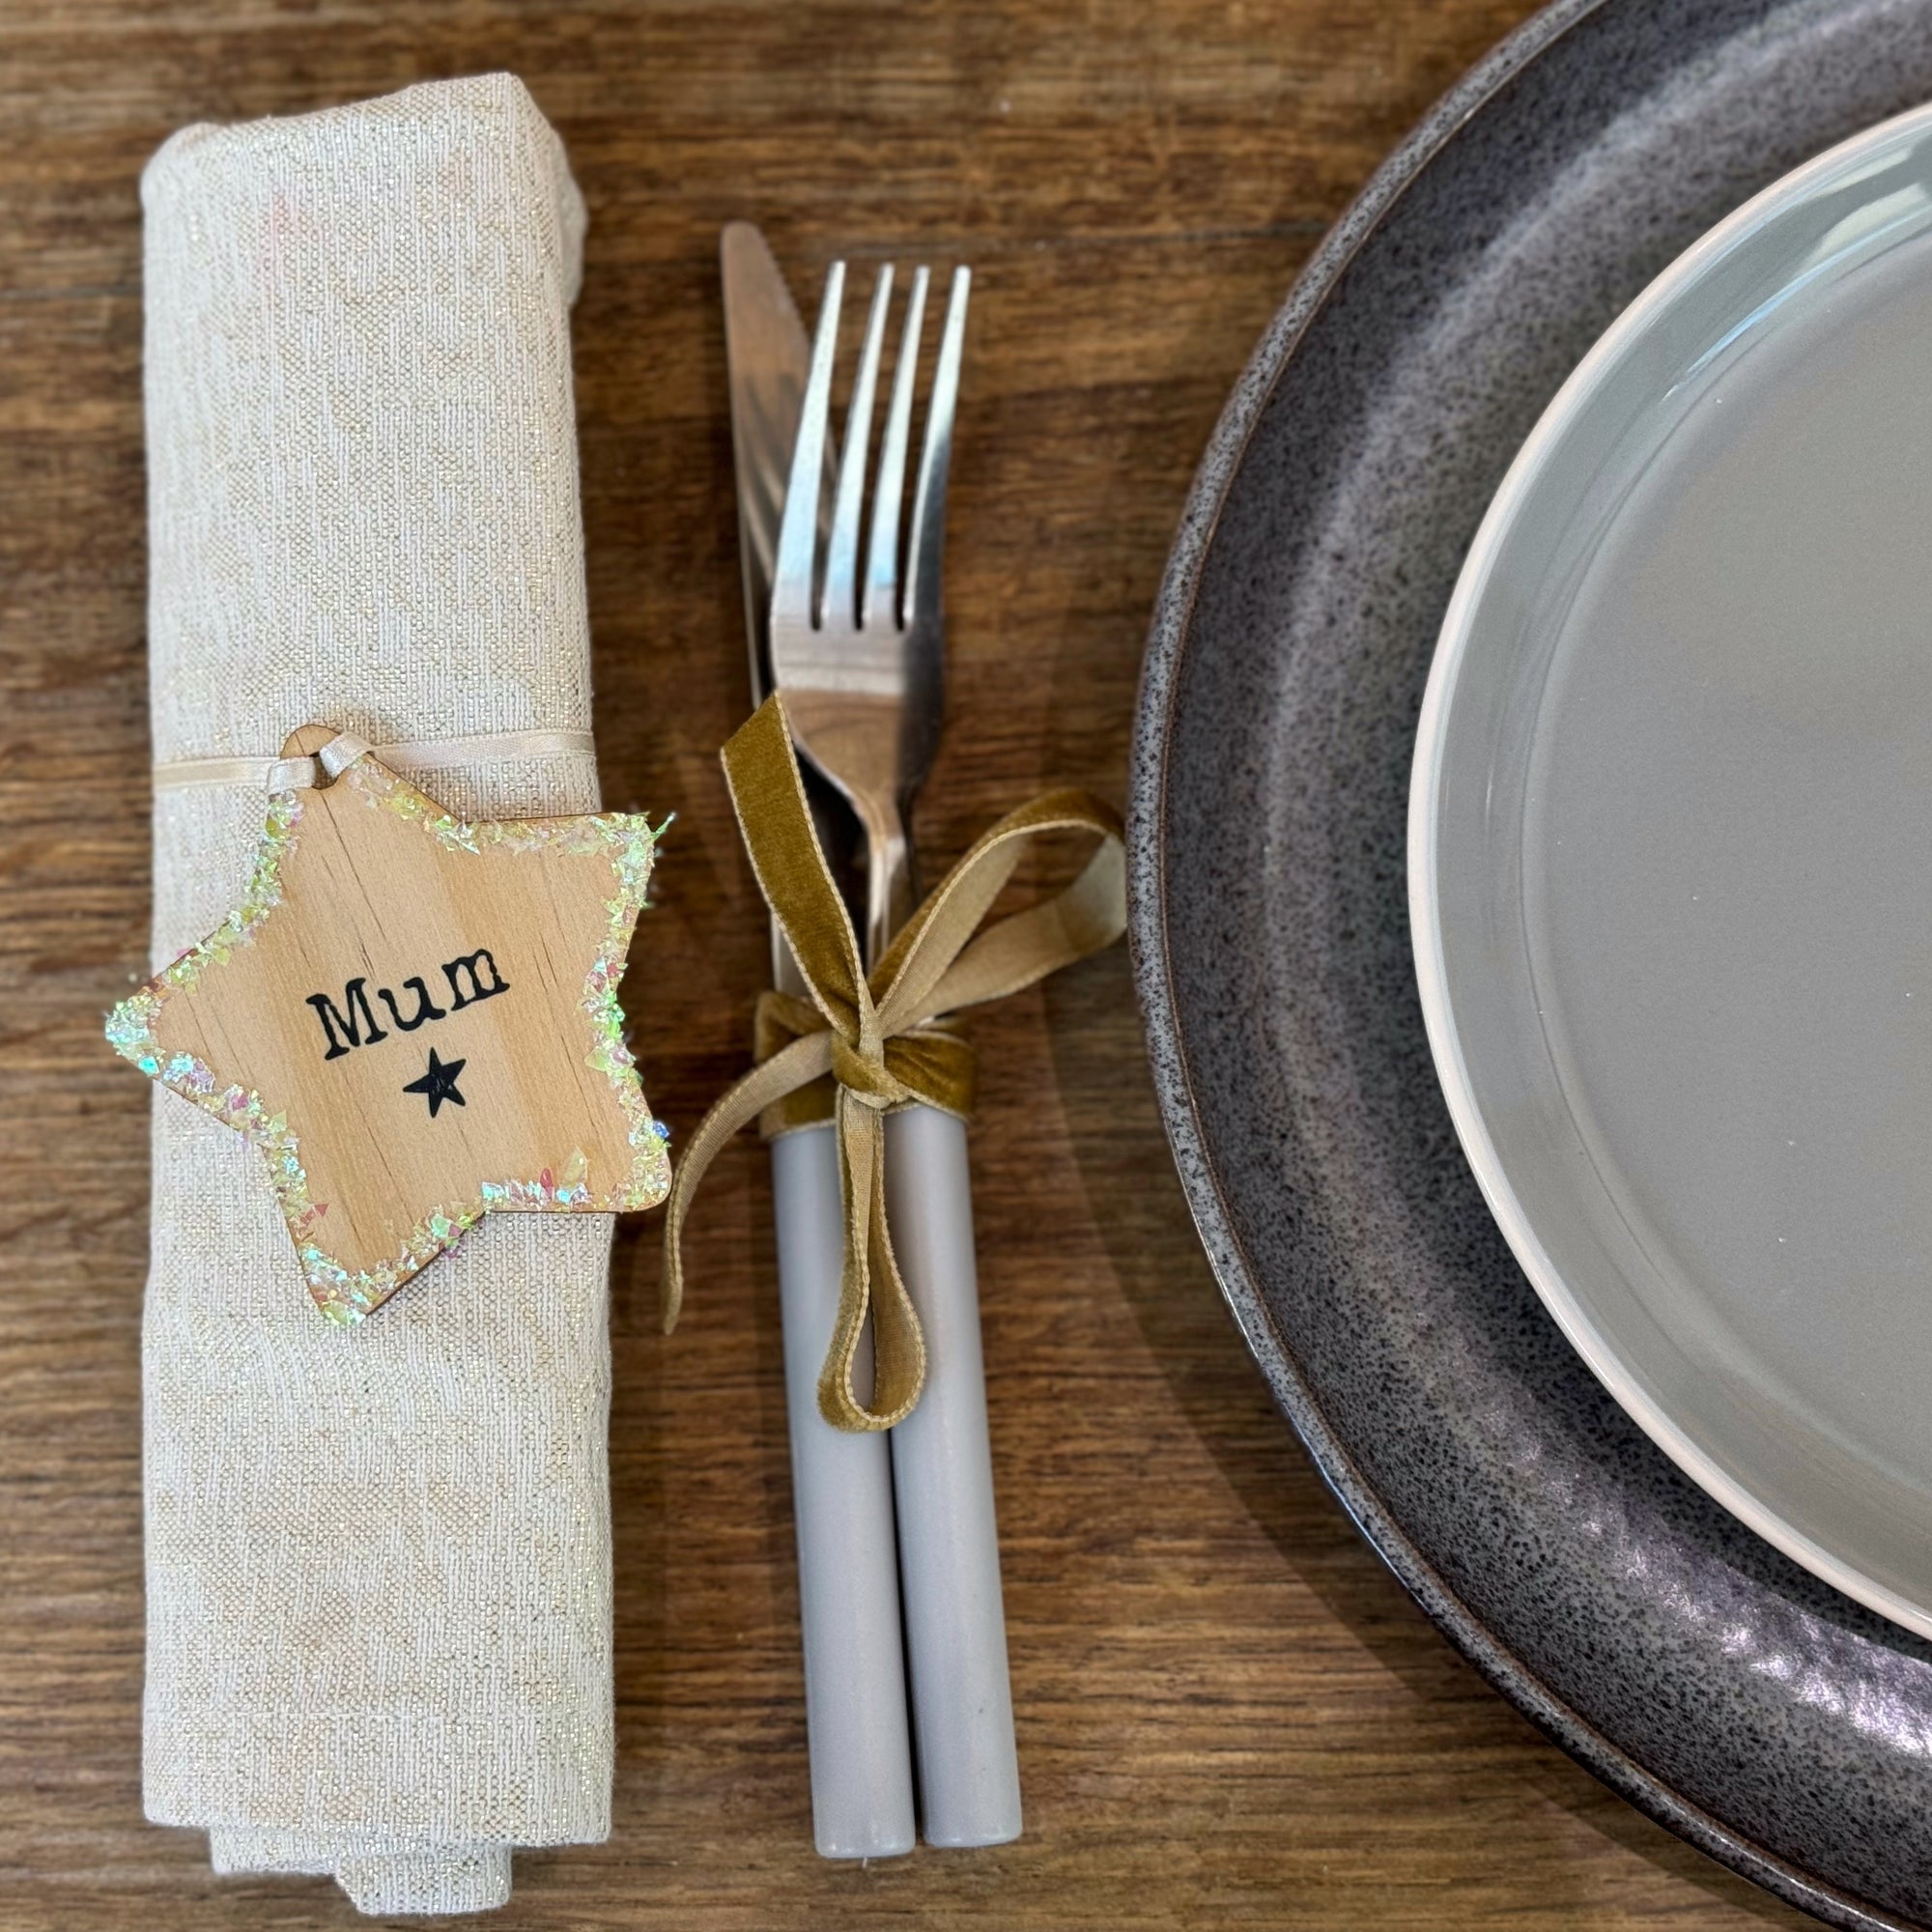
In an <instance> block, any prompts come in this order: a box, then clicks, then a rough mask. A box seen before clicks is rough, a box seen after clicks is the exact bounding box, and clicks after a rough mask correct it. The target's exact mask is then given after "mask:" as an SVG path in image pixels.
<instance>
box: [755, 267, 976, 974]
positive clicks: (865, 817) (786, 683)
mask: <svg viewBox="0 0 1932 1932" xmlns="http://www.w3.org/2000/svg"><path fill="white" fill-rule="evenodd" d="M928 279H929V272H928V270H925V269H923V268H920V269H917V270H914V271H913V278H912V291H911V294H910V295H909V297H908V298H907V300H906V305H905V320H904V324H903V327H902V329H901V333H900V340H899V353H898V360H897V364H896V367H895V370H894V374H893V388H892V400H891V403H890V405H889V407H888V410H887V413H886V427H885V434H884V436H883V437H882V438H881V440H880V443H879V459H878V467H877V472H876V476H875V479H874V485H873V491H872V503H871V517H870V519H869V523H868V525H867V526H866V528H865V529H864V532H863V534H864V535H865V538H866V542H865V545H864V549H865V569H864V573H863V576H862V575H861V572H860V567H859V557H860V549H861V543H860V539H861V535H862V527H861V526H862V512H863V510H864V508H865V494H866V490H865V486H866V470H867V458H868V456H869V454H870V444H871V429H872V406H873V401H874V397H875V394H876V391H877V388H878V378H879V362H880V354H881V351H882V349H883V347H884V344H885V335H886V317H887V311H888V309H889V308H890V306H891V302H892V294H893V269H892V265H891V264H890V263H888V264H887V265H886V266H885V267H884V268H882V269H881V270H879V274H878V279H877V281H876V282H875V283H874V285H873V290H872V304H871V312H870V314H869V316H868V317H867V324H866V340H865V347H864V349H863V351H862V353H861V355H860V358H859V368H858V373H857V375H856V376H855V377H854V378H853V384H852V396H851V402H850V404H849V406H848V407H847V410H846V413H845V437H844V442H843V446H842V450H841V453H840V456H839V461H838V481H837V483H836V485H835V486H834V494H833V511H832V528H831V534H830V537H829V539H828V541H827V543H826V546H825V554H824V560H823V569H822V572H821V570H820V568H819V564H818V557H817V550H818V499H819V490H818V479H819V477H820V476H821V475H822V473H823V470H824V465H825V443H826V438H827V434H828V429H829V417H830V415H831V403H832V370H833V362H834V359H835V355H836V352H837V349H838V312H839V309H840V306H841V305H842V301H843V298H844V292H845V265H844V263H842V262H835V263H833V265H832V269H831V271H830V273H829V274H828V275H827V277H826V283H825V302H824V306H823V308H822V309H821V310H820V312H819V319H818V332H817V335H816V337H815V339H814V340H813V343H812V350H811V370H810V376H809V377H808V379H807V383H806V392H805V403H804V407H803V410H802V412H801V413H800V417H799V428H798V440H797V442H796V443H795V444H794V445H793V447H792V464H791V482H790V485H789V487H788V488H787V490H786V492H785V513H784V521H783V523H782V524H781V526H780V530H779V549H778V557H777V561H776V563H775V565H774V575H773V588H772V625H771V653H772V675H773V680H774V682H775V683H776V684H777V685H778V687H779V689H780V690H781V691H782V692H783V693H784V695H785V709H786V712H787V713H788V715H789V716H790V718H791V724H792V735H793V736H794V737H795V738H796V739H797V741H798V746H799V749H800V750H801V751H802V752H803V753H805V754H806V756H807V757H808V758H810V760H811V762H812V763H813V764H814V765H816V766H817V767H818V769H819V771H820V772H822V773H823V774H824V776H825V777H826V778H828V779H829V780H831V781H832V782H833V784H834V785H836V786H837V787H838V790H839V791H841V792H842V793H844V795H845V797H846V799H847V800H848V801H849V802H850V804H851V806H852V810H853V811H854V813H855V814H856V815H857V817H858V820H859V824H860V827H861V829H862V830H863V832H864V833H865V837H866V846H867V894H866V933H865V940H866V957H867V963H868V964H869V963H872V962H875V961H876V960H877V959H878V957H879V955H880V954H881V953H882V952H884V951H885V950H886V946H887V943H888V942H889V941H890V940H891V938H892V935H893V933H894V932H895V931H896V930H897V928H898V926H899V925H900V923H902V922H903V921H904V919H905V916H906V914H907V913H908V912H909V911H910V910H911V900H912V886H913V871H912V854H911V846H910V843H909V841H908V840H907V838H906V829H905V821H906V814H907V812H908V811H909V810H910V809H911V804H912V796H913V793H914V792H915V791H917V790H918V788H919V786H920V784H921V783H922V782H923V780H924V778H925V775H926V773H927V771H928V770H929V769H930V768H931V765H932V753H933V749H934V747H935V746H936V745H937V743H938V740H939V725H940V717H941V714H942V712H943V710H944V707H945V691H944V686H943V681H942V675H941V672H942V667H943V664H944V642H945V627H944V624H943V622H942V619H941V613H940V599H939V560H940V552H941V548H942V546H943V545H944V542H945V537H946V472H947V468H948V465H949V463H950V460H951V458H952V415H953V410H954V406H955V405H956V403H957V400H958V395H959V360H960V355H961V351H962V349H963V347H964V344H965V335H966V300H967V294H968V290H969V288H970V286H971V281H972V273H971V270H967V269H964V268H960V269H955V270H953V273H952V295H951V297H950V298H949V299H948V302H947V307H946V322H945V326H944V328H943V329H942V331H941V335H940V343H939V361H938V366H937V368H936V369H935V371H934V374H933V383H932V393H931V396H930V398H929V400H928V401H927V404H926V416H925V436H924V440H923V446H922V448H921V451H920V460H919V469H918V472H917V484H916V489H915V494H914V497H913V514H912V533H911V537H910V540H909V541H908V542H907V544H906V547H905V551H906V568H905V582H904V587H903V595H902V594H901V587H900V582H899V537H900V522H901V515H902V512H903V509H904V495H905V467H906V455H907V449H908V445H909V442H910V440H911V429H912V409H913V389H914V386H915V384H916V382H917V378H918V373H919V345H920V336H921V332H922V329H923V323H924V316H925V298H926V288H927V283H928Z"/></svg>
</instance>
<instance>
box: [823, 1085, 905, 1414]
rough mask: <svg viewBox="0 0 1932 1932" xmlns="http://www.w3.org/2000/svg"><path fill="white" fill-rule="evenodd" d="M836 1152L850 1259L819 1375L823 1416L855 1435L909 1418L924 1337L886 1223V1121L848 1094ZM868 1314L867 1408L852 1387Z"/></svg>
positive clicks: (842, 1101) (842, 1097)
mask: <svg viewBox="0 0 1932 1932" xmlns="http://www.w3.org/2000/svg"><path fill="white" fill-rule="evenodd" d="M838 1148H839V1167H840V1170H841V1175H842V1179H843V1181H844V1187H845V1261H844V1268H843V1271H842V1273H841V1275H840V1278H839V1283H838V1319H837V1321H835V1322H834V1324H833V1329H832V1346H831V1347H830V1349H828V1350H827V1351H826V1356H825V1366H824V1367H823V1368H822V1369H821V1370H820V1371H819V1376H818V1412H819V1414H820V1415H822V1416H823V1417H824V1418H825V1420H826V1421H827V1422H829V1423H830V1424H831V1425H832V1426H833V1428H835V1429H839V1430H843V1431H845V1432H846V1433H847V1434H848V1435H857V1434H864V1433H867V1432H869V1431H873V1430H880V1429H890V1428H892V1427H893V1425H894V1424H895V1423H897V1422H902V1421H903V1420H904V1419H905V1418H906V1417H907V1416H908V1415H910V1414H911V1413H912V1409H913V1406H914V1405H915V1404H916V1403H917V1402H918V1401H919V1396H920V1391H921V1390H922V1389H923V1387H924V1386H925V1337H924V1335H923V1332H922V1331H921V1328H920V1324H919V1313H918V1311H917V1310H916V1309H915V1308H914V1307H913V1303H912V1296H911V1295H910V1294H909V1293H907V1292H906V1285H905V1282H904V1280H903V1279H902V1278H901V1276H900V1274H899V1266H898V1260H897V1257H896V1256H895V1255H894V1253H893V1237H892V1231H891V1230H890V1229H889V1228H888V1226H887V1225H886V1122H885V1116H884V1115H883V1114H882V1113H881V1112H880V1110H879V1109H878V1108H876V1107H868V1106H867V1105H865V1104H864V1103H863V1102H861V1101H859V1100H855V1099H853V1098H852V1097H851V1096H850V1095H849V1094H846V1093H844V1092H841V1093H840V1094H839V1095H838ZM875 1284H876V1288H877V1293H876V1295H875V1294H874V1293H873V1290H874V1285H875ZM868 1312H869V1313H870V1314H871V1317H872V1400H871V1403H870V1405H869V1406H868V1405H867V1404H865V1403H862V1402H861V1401H860V1400H859V1397H858V1394H857V1392H856V1391H855V1390H854V1388H853V1386H852V1363H853V1357H854V1356H855V1355H856V1354H857V1353H858V1350H859V1341H860V1338H861V1336H863V1335H864V1333H865V1330H866V1317H867V1313H868Z"/></svg>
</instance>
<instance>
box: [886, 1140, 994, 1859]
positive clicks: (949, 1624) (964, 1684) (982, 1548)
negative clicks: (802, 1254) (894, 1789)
mask: <svg viewBox="0 0 1932 1932" xmlns="http://www.w3.org/2000/svg"><path fill="white" fill-rule="evenodd" d="M886 1218H887V1220H888V1222H889V1223H890V1225H891V1228H892V1235H893V1249H894V1252H895V1255H896V1256H897V1258H898V1264H899V1272H900V1274H901V1275H902V1276H903V1277H904V1278H905V1284H906V1287H907V1289H908V1290H909V1291H910V1293H911V1294H912V1298H913V1302H914V1305H915V1306H916V1307H917V1308H918V1310H919V1319H920V1322H921V1324H922V1325H923V1328H924V1330H925V1345H926V1376H925V1389H924V1393H923V1394H922V1395H921V1397H920V1399H919V1406H918V1407H917V1408H915V1409H914V1410H913V1412H912V1413H911V1414H910V1415H909V1416H907V1417H906V1419H905V1420H904V1421H903V1422H901V1423H900V1424H899V1425H898V1427H897V1428H896V1429H895V1430H894V1431H893V1433H892V1436H893V1491H894V1497H895V1502H896V1504H897V1514H898V1529H899V1577H900V1586H901V1589H902V1592H903V1595H904V1599H905V1627H906V1662H907V1667H908V1669H909V1671H910V1673H911V1677H912V1713H913V1734H914V1736H915V1738H916V1739H917V1741H918V1749H919V1780H920V1810H921V1816H922V1819H923V1825H924V1833H925V1841H926V1843H927V1844H929V1845H1003V1844H1006V1843H1007V1842H1008V1841H1009V1840H1010V1839H1013V1838H1017V1837H1018V1836H1019V1835H1020V1771H1019V1758H1018V1754H1017V1751H1016V1749H1015V1747H1014V1742H1013V1699H1012V1690H1011V1687H1010V1685H1009V1681H1008V1676H1007V1622H1006V1610H1005V1606H1004V1605H1003V1603H1002V1600H1001V1592H1000V1533H999V1525H998V1523H997V1521H996V1520H995V1518H994V1514H993V1458H992V1444H991V1441H990V1438H989V1436H988V1435H987V1429H986V1378H985V1369H984V1364H983V1360H982V1356H981V1351H980V1286H979V1275H978V1270H977V1268H976V1267H975V1264H974V1258H973V1190H972V1181H971V1177H970V1175H969V1173H968V1170H967V1165H966V1128H965V1124H964V1123H963V1122H960V1121H957V1120H955V1119H954V1118H953V1117H952V1115H950V1114H942V1113H941V1112H939V1110H938V1109H937V1108H934V1107H908V1108H905V1109H903V1110H901V1111H900V1112H898V1113H895V1114H889V1115H888V1116H887V1117H886Z"/></svg>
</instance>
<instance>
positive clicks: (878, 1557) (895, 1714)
mask: <svg viewBox="0 0 1932 1932" xmlns="http://www.w3.org/2000/svg"><path fill="white" fill-rule="evenodd" d="M719 260H720V267H721V270H722V271H723V276H724V283H725V364H726V369H727V374H728V384H729V388H730V396H731V452H732V462H733V467H734V470H735V474H736V480H737V492H738V554H739V564H740V575H741V578H742V580H743V586H744V593H745V634H746V637H747V639H748V640H749V645H750V655H751V685H752V701H753V704H754V705H756V704H760V703H762V702H763V701H764V698H765V695H766V693H767V692H768V691H769V690H770V688H771V665H770V635H769V632H770V613H771V589H772V566H773V559H774V557H775V555H776V553H777V550H778V532H779V524H780V520H781V517H782V515H783V512H784V497H785V489H786V478H787V475H788V472H789V470H790V468H791V455H792V444H793V442H794V441H795V440H796V438H797V434H798V417H799V407H800V404H801V401H802V399H803V397H804V394H805V379H806V371H807V367H808V365H809V363H810V344H809V343H808V342H807V340H806V334H805V327H804V325H803V324H802V323H801V322H800V320H799V315H798V310H797V309H796V307H794V305H793V303H792V299H791V295H790V292H789V291H788V290H787V289H786V287H785V284H784V277H783V276H782V275H781V273H780V272H779V267H778V264H777V263H776V262H775V261H774V260H773V259H772V252H771V249H770V248H769V247H768V246H767V245H766V243H765V238H764V237H763V236H762V235H761V234H760V233H759V232H758V230H757V229H756V228H755V227H753V225H752V224H751V223H750V222H748V221H734V222H732V223H731V224H730V225H729V226H728V227H727V228H726V229H725V232H724V234H723V236H722V237H721V238H720V241H719ZM812 778H813V780H814V781H815V784H813V785H811V786H809V790H810V794H811V803H812V810H813V816H814V817H815V818H816V819H817V820H818V821H819V830H820V840H821V843H822V844H823V845H824V846H825V848H826V851H827V853H828V856H830V855H833V854H838V855H841V856H842V857H843V858H844V860H845V867H844V870H845V876H846V878H847V879H848V880H849V878H850V876H851V867H850V854H851V852H852V850H853V847H854V842H855V838H856V828H854V827H852V826H851V825H850V823H849V820H847V821H846V822H841V814H844V808H843V806H842V803H840V802H839V801H838V800H837V798H836V795H833V796H828V795H827V794H828V793H829V789H830V788H829V787H827V786H825V785H824V782H823V781H822V780H817V779H816V774H813V775H812ZM836 864H837V861H835V865H836ZM847 893H848V898H849V896H850V889H849V886H848V887H847ZM772 974H773V983H774V984H775V985H776V986H778V987H779V988H780V989H781V990H782V991H787V992H794V993H803V992H804V991H805V983H804V980H803V979H802V978H801V976H800V974H799V971H798V967H797V964H796V962H795V961H794V960H793V958H792V956H791V951H790V948H789V947H787V946H786V944H785V941H784V936H783V934H782V933H781V930H780V928H779V925H778V923H777V921H776V920H774V921H773V923H772ZM771 1150H772V1205H773V1210H774V1216H775V1220H776V1223H777V1232H778V1261H779V1305H780V1310H781V1318H782V1326H783V1333H784V1368H785V1408H786V1411H787V1417H788V1421H789V1426H790V1432H791V1470H792V1515H793V1519H794V1521H795V1525H796V1529H797V1535H798V1594H799V1623H800V1628H801V1634H802V1636H803V1639H804V1647H805V1714H806V1733H807V1742H808V1749H809V1755H810V1765H811V1821H812V1835H813V1838H814V1840H815V1841H816V1843H817V1847H818V1851H819V1854H820V1856H821V1857H823V1858H828V1859H865V1858H887V1857H893V1856H895V1855H897V1854H900V1853H903V1852H909V1851H911V1850H912V1848H913V1844H914V1842H915V1837H916V1827H915V1820H914V1814H913V1777H912V1747H911V1741H910V1737H909V1728H908V1722H907V1714H906V1687H905V1663H904V1651H903V1638H902V1635H901V1632H900V1623H899V1583H898V1550H897V1544H896V1540H895V1530H894V1515H893V1512H894V1505H893V1469H892V1456H891V1450H890V1448H889V1446H888V1444H887V1440H886V1438H885V1436H884V1435H845V1434H843V1433H842V1432H840V1431H838V1430H837V1429H834V1428H833V1427H832V1425H831V1424H830V1423H829V1422H827V1421H826V1420H825V1419H824V1418H823V1417H822V1416H821V1415H820V1414H819V1412H818V1369H819V1364H820V1363H821V1362H822V1361H823V1360H824V1359H825V1352H826V1349H827V1347H828V1346H829V1344H830V1342H831V1338H832V1329H833V1321H834V1318H835V1315H836V1313H837V1310H838V1279H839V1271H840V1268H841V1265H842V1263H843V1256H844V1221H845V1217H844V1209H843V1204H842V1202H841V1199H840V1195H839V1179H838V1140H837V1137H836V1135H835V1133H834V1131H833V1128H832V1125H831V1123H830V1122H826V1123H824V1124H822V1125H818V1126H811V1127H802V1128H799V1129H796V1130H795V1131H793V1132H791V1133H788V1134H781V1136H780V1137H779V1138H778V1139H776V1140H775V1141H773V1142H772V1144H771ZM858 1372H859V1374H860V1376H861V1378H862V1380H863V1379H865V1378H868V1377H869V1374H870V1364H869V1362H866V1363H862V1364H860V1365H859V1371H858Z"/></svg>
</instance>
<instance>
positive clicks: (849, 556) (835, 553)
mask: <svg viewBox="0 0 1932 1932" xmlns="http://www.w3.org/2000/svg"><path fill="white" fill-rule="evenodd" d="M892 298H893V265H892V264H891V263H890V262H888V263H887V264H886V265H885V267H884V268H882V269H881V270H879V278H878V280H877V281H876V282H874V283H873V284H872V312H871V315H870V316H869V317H868V318H867V323H866V347H865V350H864V352H863V353H862V354H861V355H860V357H859V373H858V375H857V376H856V377H855V378H854V379H853V383H852V400H851V402H850V403H848V404H847V405H846V408H845V448H844V453H843V454H842V455H841V456H840V458H839V460H838V492H837V494H836V495H835V497H834V498H833V505H834V507H833V511H832V540H831V542H830V543H829V544H828V545H827V546H826V552H825V594H824V597H823V599H822V600H821V603H820V610H821V611H822V613H823V614H822V618H821V621H822V622H827V623H832V622H837V623H838V624H839V625H840V626H850V625H853V624H856V623H857V622H858V621H859V584H858V568H859V513H860V510H861V508H862V507H863V505H864V502H865V497H866V458H867V455H868V454H869V453H870V451H871V446H872V395H873V391H874V390H875V389H876V388H877V386H878V381H879V350H880V348H881V346H882V345H883V344H884V342H885V339H886V308H887V305H888V303H890V302H891V300H892Z"/></svg>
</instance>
